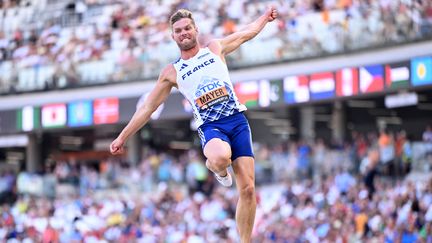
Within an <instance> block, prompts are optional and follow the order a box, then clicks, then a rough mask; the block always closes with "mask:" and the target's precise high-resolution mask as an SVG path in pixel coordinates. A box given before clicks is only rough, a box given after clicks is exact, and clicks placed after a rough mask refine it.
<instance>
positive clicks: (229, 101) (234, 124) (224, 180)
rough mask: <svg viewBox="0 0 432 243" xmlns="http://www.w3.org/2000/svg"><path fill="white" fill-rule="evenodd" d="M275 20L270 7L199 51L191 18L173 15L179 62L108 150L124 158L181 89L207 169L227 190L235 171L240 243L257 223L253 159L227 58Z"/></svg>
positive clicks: (162, 77) (246, 241)
mask: <svg viewBox="0 0 432 243" xmlns="http://www.w3.org/2000/svg"><path fill="white" fill-rule="evenodd" d="M276 17H277V11H276V9H275V8H273V7H270V8H269V9H268V10H267V11H266V12H265V13H264V14H263V15H262V16H261V17H259V18H258V19H257V20H255V21H254V22H253V23H251V24H249V25H247V26H246V27H245V29H244V30H241V31H238V32H235V33H233V34H231V35H229V36H227V37H225V38H223V39H220V40H213V41H211V42H210V43H209V44H208V46H207V47H201V45H200V43H198V41H197V35H198V28H197V27H196V25H195V21H194V19H193V17H192V13H191V12H190V11H188V10H184V9H181V10H178V11H176V12H175V13H174V14H173V15H172V16H171V18H170V24H171V30H172V38H173V39H174V41H175V42H176V43H177V45H178V47H179V48H180V52H181V57H180V58H179V59H178V60H177V61H176V62H175V63H173V64H169V65H168V66H166V67H165V68H164V69H163V70H162V72H161V73H160V75H159V78H158V80H157V82H156V86H155V87H154V89H153V90H152V91H151V93H150V95H149V97H148V98H147V100H146V102H145V103H144V104H143V105H142V106H141V107H140V108H139V109H138V110H137V111H136V112H135V114H134V115H133V117H132V119H131V121H130V122H129V123H128V124H127V126H126V127H125V128H124V129H123V131H122V132H121V133H120V135H119V136H118V137H117V138H116V139H115V140H114V141H113V142H112V143H111V147H110V149H111V153H112V154H121V153H123V145H124V143H125V142H126V141H127V139H128V138H129V137H130V136H131V135H132V134H134V133H136V132H137V131H138V130H139V129H140V128H141V127H142V126H144V124H146V123H147V122H148V121H149V119H150V116H151V114H152V113H153V112H154V111H155V110H156V109H157V108H158V107H159V105H160V104H161V103H162V102H164V101H165V100H166V98H167V97H168V95H169V94H170V91H171V89H172V87H176V88H177V89H179V91H180V92H181V93H182V94H183V95H184V97H185V98H186V99H187V100H188V101H189V102H190V104H191V106H192V107H193V114H194V117H195V120H196V122H197V124H198V126H199V128H198V133H199V136H200V138H201V144H202V148H203V151H204V155H205V156H206V158H207V162H206V166H207V168H208V169H209V170H211V171H212V172H213V173H214V174H215V177H216V179H217V180H218V181H219V182H220V183H221V184H222V185H223V186H226V187H229V186H231V185H232V178H231V175H230V174H229V173H228V170H227V169H228V167H229V166H230V165H231V166H232V168H233V171H234V174H235V179H236V184H237V189H238V192H239V200H238V204H237V210H236V222H237V229H238V231H239V234H240V238H241V242H242V243H249V242H251V234H252V228H253V224H254V219H255V210H256V198H255V175H254V157H253V151H252V140H251V133H250V128H249V124H248V122H247V120H246V118H245V116H244V115H243V111H245V110H246V107H245V106H244V105H242V104H240V103H239V101H238V99H237V97H236V95H235V94H234V89H233V85H232V83H231V80H230V76H229V73H228V68H227V65H226V61H225V55H227V54H229V53H231V52H232V51H234V50H236V49H237V48H238V47H239V46H240V45H241V44H243V43H244V42H246V41H248V40H250V39H252V38H254V37H255V36H256V35H257V34H258V33H259V32H260V31H261V30H262V29H263V28H264V26H265V25H266V24H267V23H268V22H271V21H273V20H275V19H276ZM251 51H253V50H251Z"/></svg>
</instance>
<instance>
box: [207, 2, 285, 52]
mask: <svg viewBox="0 0 432 243" xmlns="http://www.w3.org/2000/svg"><path fill="white" fill-rule="evenodd" d="M277 15H278V13H277V10H276V9H275V8H274V7H273V6H271V7H269V9H267V11H266V12H265V13H264V14H263V15H261V16H260V17H259V18H258V19H257V20H255V21H254V22H252V23H251V24H249V25H247V26H246V27H245V28H244V29H243V30H240V31H237V32H235V33H232V34H231V35H228V36H227V37H225V38H223V39H220V40H216V41H212V42H211V43H210V44H209V47H210V48H211V49H213V48H214V49H219V50H220V51H221V54H222V55H227V54H229V53H230V52H233V51H235V50H236V49H237V48H238V47H239V46H240V45H241V44H243V43H245V42H246V41H248V40H250V39H252V38H254V37H255V36H256V35H258V33H259V32H261V30H262V29H263V28H264V26H265V25H266V24H267V23H268V22H272V21H273V20H275V19H276V18H277ZM215 45H220V47H219V48H218V47H217V46H215ZM212 46H213V48H212Z"/></svg>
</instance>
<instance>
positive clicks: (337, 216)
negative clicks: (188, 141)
mask: <svg viewBox="0 0 432 243" xmlns="http://www.w3.org/2000/svg"><path fill="white" fill-rule="evenodd" d="M431 134H432V130H431V129H430V128H427V129H426V130H425V132H424V133H423V143H424V144H432V140H431V137H432V136H431ZM352 138H353V139H352V141H351V142H350V143H345V144H343V143H342V144H341V143H336V142H335V143H332V144H326V143H324V141H323V140H321V139H317V141H315V142H313V143H309V142H306V141H299V142H293V141H291V142H287V143H282V144H277V145H273V146H270V145H264V144H255V152H256V180H257V191H258V193H257V200H258V210H257V216H256V222H255V228H254V233H253V234H254V242H257V243H261V242H312V243H314V242H389V243H390V242H427V243H428V242H432V237H431V236H432V180H431V178H425V179H421V178H420V177H417V178H415V180H408V179H406V177H405V176H406V175H407V173H408V172H409V170H410V166H409V165H410V164H411V163H412V151H410V149H412V141H410V140H409V136H406V135H405V133H404V132H397V133H392V132H388V131H384V130H383V131H382V132H381V133H379V134H377V133H373V132H370V133H356V132H354V133H353V135H352ZM400 144H401V145H400ZM389 146H393V147H394V149H393V150H394V151H395V152H394V153H393V155H389V154H388V153H389V152H388V151H387V150H389V148H388V147H389ZM398 146H401V147H402V148H398ZM399 150H402V151H401V152H399ZM144 151H145V152H144V157H143V160H142V162H141V163H139V164H138V165H136V166H132V165H130V164H129V163H127V162H125V161H122V160H120V159H119V158H109V159H107V160H105V161H101V162H99V163H94V164H89V163H83V162H80V161H76V160H70V161H63V162H62V161H58V162H56V163H54V164H47V166H46V173H45V174H44V175H40V176H35V175H30V174H28V173H25V172H22V173H20V174H18V176H17V177H15V176H16V175H15V174H13V173H11V172H6V173H4V174H2V176H1V178H0V186H1V189H4V190H2V191H3V192H4V193H2V196H3V195H6V194H7V195H8V196H7V197H6V198H5V197H0V198H2V200H3V201H2V204H1V205H2V206H1V218H0V239H2V240H4V241H6V242H169V243H171V242H172V243H174V242H220V241H222V242H237V241H238V240H237V237H238V236H237V233H236V230H235V229H236V228H235V221H234V220H233V219H234V214H235V206H236V201H237V192H236V191H235V189H234V187H233V188H228V189H227V188H223V187H220V186H219V185H218V184H217V182H215V180H214V178H213V175H212V174H211V173H210V172H209V171H208V170H207V168H206V167H205V165H204V158H203V157H202V155H201V154H200V153H198V152H197V151H195V150H187V151H177V150H172V151H164V152H162V151H157V150H154V149H150V148H147V149H145V150H144ZM396 151H397V152H396ZM431 151H432V150H431ZM429 152H430V151H429ZM429 156H430V154H429ZM385 159H390V161H385ZM429 159H430V158H429ZM399 160H400V163H397V162H396V161H399ZM389 164H392V166H388V165H389ZM407 164H408V165H407ZM32 176H33V177H32ZM11 195H13V197H11ZM11 198H13V199H14V200H10V199H11ZM5 199H8V200H5ZM287 229H289V230H287Z"/></svg>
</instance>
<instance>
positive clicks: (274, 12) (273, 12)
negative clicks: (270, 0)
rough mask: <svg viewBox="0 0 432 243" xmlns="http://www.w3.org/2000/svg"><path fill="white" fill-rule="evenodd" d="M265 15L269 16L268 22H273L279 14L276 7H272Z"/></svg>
mask: <svg viewBox="0 0 432 243" xmlns="http://www.w3.org/2000/svg"><path fill="white" fill-rule="evenodd" d="M265 14H266V15H267V16H268V22H272V21H273V20H275V19H276V18H277V16H278V12H277V10H276V8H275V7H274V6H270V8H269V9H267V11H266V13H265Z"/></svg>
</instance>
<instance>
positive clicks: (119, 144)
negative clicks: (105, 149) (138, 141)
mask: <svg viewBox="0 0 432 243" xmlns="http://www.w3.org/2000/svg"><path fill="white" fill-rule="evenodd" d="M123 145H124V141H123V140H122V139H120V138H116V139H115V140H114V141H113V142H112V143H111V145H110V151H111V154H113V155H117V154H122V153H123V152H124V148H123Z"/></svg>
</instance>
